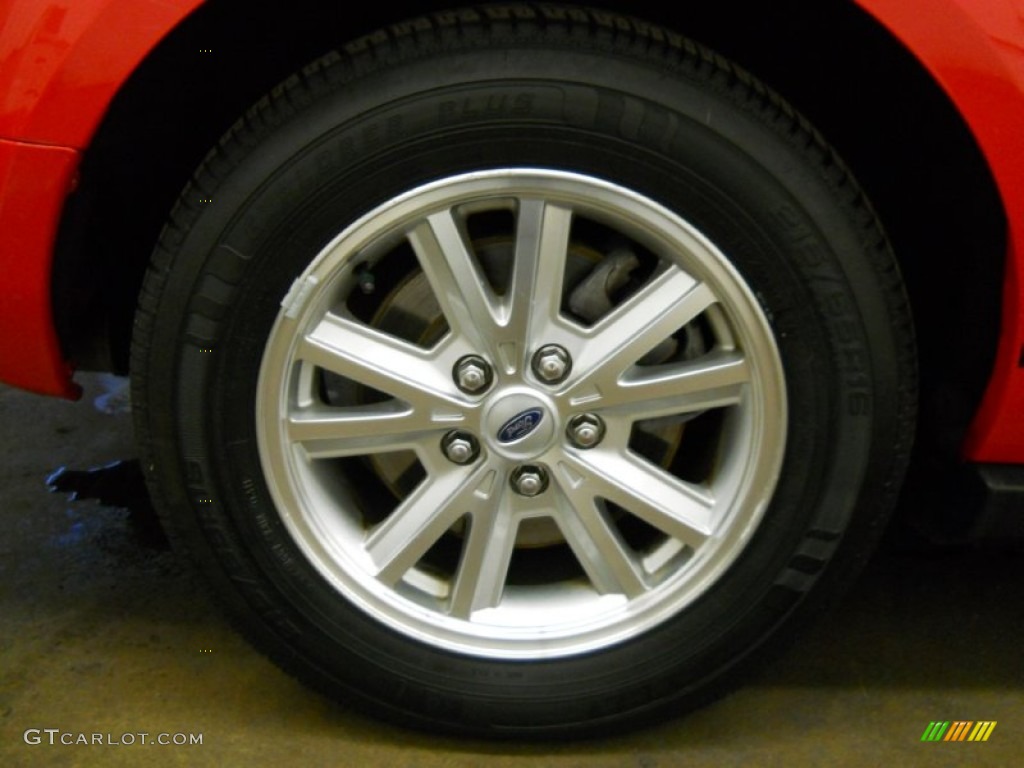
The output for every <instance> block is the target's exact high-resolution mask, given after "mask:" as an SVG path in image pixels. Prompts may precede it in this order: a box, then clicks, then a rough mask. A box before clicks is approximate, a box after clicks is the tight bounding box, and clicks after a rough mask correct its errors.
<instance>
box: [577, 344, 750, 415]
mask: <svg viewBox="0 0 1024 768" xmlns="http://www.w3.org/2000/svg"><path fill="white" fill-rule="evenodd" d="M749 383H750V367H749V365H748V364H747V361H746V359H745V358H744V357H743V355H741V354H740V353H739V352H735V351H721V352H714V353H712V354H710V355H707V356H705V357H702V358H700V359H697V360H692V361H687V362H683V363H677V364H675V365H671V366H658V367H654V368H635V369H633V370H632V371H630V372H627V373H626V374H625V375H624V376H622V377H620V379H619V380H618V381H617V382H616V384H615V386H614V387H608V388H606V389H605V390H604V391H603V392H602V396H601V398H600V400H599V401H594V402H592V404H589V405H588V408H591V409H595V408H601V409H614V410H615V411H618V412H621V413H622V414H623V415H627V416H629V417H630V419H631V420H633V421H640V420H642V419H654V418H658V417H659V416H670V415H674V414H681V413H695V412H698V411H704V410H708V409H710V408H722V407H725V406H730V405H736V404H738V403H740V402H741V400H742V397H743V392H744V390H745V388H746V387H747V385H748V384H749Z"/></svg>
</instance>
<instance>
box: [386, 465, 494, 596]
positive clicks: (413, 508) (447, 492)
mask: <svg viewBox="0 0 1024 768" xmlns="http://www.w3.org/2000/svg"><path fill="white" fill-rule="evenodd" d="M492 473H493V470H491V469H490V468H488V467H487V466H486V465H481V466H478V467H474V468H469V467H453V468H452V469H450V470H448V471H447V472H444V473H438V474H435V475H431V476H430V477H429V478H428V479H427V480H425V481H424V482H423V483H421V484H420V485H419V486H418V487H417V488H416V490H414V491H413V492H412V493H411V494H410V495H409V496H408V497H407V498H406V499H405V500H404V501H403V502H402V503H401V504H399V505H398V507H396V508H395V510H394V511H393V512H392V513H391V514H390V515H388V517H387V519H386V520H384V522H382V523H380V524H379V525H378V526H377V527H376V528H375V529H374V530H373V531H372V532H371V533H370V535H369V537H368V538H367V540H366V552H367V554H369V556H370V559H371V560H372V561H373V563H374V564H375V565H376V567H377V578H379V579H380V580H381V581H383V582H385V583H391V584H394V583H396V582H397V581H398V580H399V579H401V578H402V576H403V574H405V572H406V571H408V570H409V569H410V568H412V567H413V566H414V565H416V563H417V562H419V560H420V558H422V557H423V555H425V554H426V553H427V550H429V549H430V548H431V547H432V546H433V545H434V544H435V543H436V542H437V540H438V539H440V538H441V536H442V535H444V533H445V531H447V530H448V529H449V528H451V527H452V525H454V524H455V521H456V520H458V519H459V518H460V517H462V516H463V515H465V514H467V513H472V512H474V511H475V510H477V509H479V508H480V507H481V505H484V504H486V503H487V499H488V496H487V493H486V491H485V489H488V488H490V487H493V484H494V483H493V479H492V478H490V477H489V476H490V475H491V474H492Z"/></svg>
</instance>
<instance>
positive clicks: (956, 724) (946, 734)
mask: <svg viewBox="0 0 1024 768" xmlns="http://www.w3.org/2000/svg"><path fill="white" fill-rule="evenodd" d="M995 729H996V721H995V720H978V721H974V720H954V721H953V722H950V721H949V720H933V721H932V722H930V723H928V727H927V728H925V729H924V734H923V735H922V736H921V741H988V737H989V736H991V735H992V731H994V730H995Z"/></svg>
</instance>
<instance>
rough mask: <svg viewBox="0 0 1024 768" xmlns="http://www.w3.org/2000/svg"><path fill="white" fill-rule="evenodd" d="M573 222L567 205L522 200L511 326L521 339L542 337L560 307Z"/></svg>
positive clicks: (518, 224)
mask: <svg viewBox="0 0 1024 768" xmlns="http://www.w3.org/2000/svg"><path fill="white" fill-rule="evenodd" d="M571 225H572V211H571V210H569V209H568V208H565V207H562V206H559V205H554V204H552V203H548V202H544V201H541V200H533V199H523V200H520V202H519V216H518V219H517V221H516V253H515V266H514V267H513V272H512V290H511V291H510V295H511V311H510V322H509V328H510V330H511V331H512V333H513V335H514V337H515V338H516V339H517V340H519V341H520V342H523V343H525V342H528V341H536V340H537V339H543V338H544V337H545V335H546V334H547V333H548V330H549V326H550V324H551V322H552V319H553V318H555V317H557V316H558V314H559V312H560V310H561V301H562V284H563V282H564V279H565V277H564V275H565V259H566V256H567V254H568V251H569V232H570V227H571Z"/></svg>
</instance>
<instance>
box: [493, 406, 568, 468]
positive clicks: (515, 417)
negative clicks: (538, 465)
mask: <svg viewBox="0 0 1024 768" xmlns="http://www.w3.org/2000/svg"><path fill="white" fill-rule="evenodd" d="M554 413H555V411H554V407H553V406H552V404H551V403H549V402H548V401H547V400H546V399H545V398H543V397H541V396H539V395H538V394H537V393H536V392H533V391H532V390H529V389H521V390H520V389H514V390H505V391H504V392H500V393H498V394H497V396H496V397H495V398H494V399H493V401H492V402H491V404H490V405H489V406H488V407H487V412H486V416H485V417H484V423H485V433H486V438H485V439H486V440H487V442H488V443H489V444H490V447H491V449H492V450H494V451H495V452H497V453H499V454H501V455H502V456H505V457H507V458H510V459H516V460H521V459H527V458H532V457H534V456H537V455H539V454H541V453H543V452H544V451H545V450H547V448H548V446H550V445H551V441H552V439H553V438H554V436H555V432H556V424H555V417H554Z"/></svg>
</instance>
